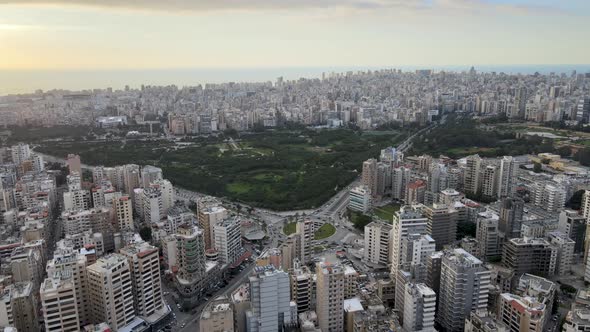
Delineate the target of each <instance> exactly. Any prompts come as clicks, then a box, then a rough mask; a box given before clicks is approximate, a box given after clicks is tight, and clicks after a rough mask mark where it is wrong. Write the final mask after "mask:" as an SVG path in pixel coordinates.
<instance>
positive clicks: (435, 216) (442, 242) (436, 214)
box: [423, 204, 458, 250]
mask: <svg viewBox="0 0 590 332" xmlns="http://www.w3.org/2000/svg"><path fill="white" fill-rule="evenodd" d="M423 211H424V216H425V217H426V218H427V219H428V223H427V227H426V231H427V232H428V234H430V236H432V238H433V239H434V241H435V242H436V250H441V249H442V248H444V246H446V245H448V244H451V243H453V242H455V240H457V217H458V216H457V212H456V211H455V210H453V209H450V208H449V206H447V205H445V204H434V205H432V206H427V207H425V208H424V210H423Z"/></svg>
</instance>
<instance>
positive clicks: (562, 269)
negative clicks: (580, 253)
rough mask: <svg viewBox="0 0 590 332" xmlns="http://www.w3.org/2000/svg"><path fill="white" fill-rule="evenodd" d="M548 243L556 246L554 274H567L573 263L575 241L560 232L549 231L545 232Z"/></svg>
mask: <svg viewBox="0 0 590 332" xmlns="http://www.w3.org/2000/svg"><path fill="white" fill-rule="evenodd" d="M547 239H548V240H549V243H551V244H552V245H553V246H555V247H556V248H557V261H556V267H555V274H556V275H559V276H565V275H568V274H569V273H570V272H571V267H572V265H574V247H575V246H576V243H575V242H574V241H573V240H572V239H570V238H568V237H567V236H566V235H565V234H564V233H562V232H551V233H549V234H547Z"/></svg>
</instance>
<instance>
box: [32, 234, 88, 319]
mask: <svg viewBox="0 0 590 332" xmlns="http://www.w3.org/2000/svg"><path fill="white" fill-rule="evenodd" d="M87 265H88V264H87V257H86V256H84V255H82V254H80V253H79V252H78V251H77V250H74V249H73V248H71V247H69V246H68V245H67V244H66V243H64V242H60V243H58V248H57V249H56V250H55V252H54V253H53V259H51V260H50V261H49V262H47V276H48V279H49V280H47V279H46V280H45V290H43V289H42V292H43V291H46V292H47V294H46V296H47V298H48V299H49V298H60V299H61V297H62V296H64V297H65V298H66V299H67V298H70V295H69V294H70V286H72V287H73V293H74V294H73V296H74V298H75V301H76V303H75V307H76V308H75V309H76V312H77V314H76V319H77V326H79V327H82V326H84V325H86V324H88V323H90V321H91V317H90V301H89V296H88V278H87V273H86V267H87ZM62 292H63V294H62ZM42 297H43V295H42ZM47 304H48V305H49V306H53V305H54V304H53V303H51V301H49V300H48V301H47ZM64 308H65V309H64ZM44 309H45V308H44ZM66 309H67V310H66ZM71 309H72V306H70V305H69V304H67V305H65V306H64V307H63V308H62V307H60V310H61V311H62V312H63V313H64V315H65V314H67V312H68V310H71ZM47 310H49V312H51V310H50V308H47ZM62 319H63V317H62ZM58 321H59V320H58ZM66 321H68V322H69V319H66ZM53 328H54V329H55V328H57V327H56V326H53Z"/></svg>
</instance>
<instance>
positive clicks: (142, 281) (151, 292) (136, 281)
mask: <svg viewBox="0 0 590 332" xmlns="http://www.w3.org/2000/svg"><path fill="white" fill-rule="evenodd" d="M120 253H121V254H122V255H124V256H125V257H127V261H128V263H129V267H130V269H131V285H132V286H133V299H134V301H133V303H134V307H135V313H136V314H137V315H138V316H142V317H149V316H151V315H153V314H155V313H157V312H158V311H159V310H161V309H162V308H163V307H164V301H163V300H162V297H163V295H162V282H161V280H160V259H159V258H160V257H159V255H158V248H157V247H154V246H152V245H149V244H148V243H146V242H140V243H134V244H131V245H128V246H126V247H125V248H123V249H121V250H120Z"/></svg>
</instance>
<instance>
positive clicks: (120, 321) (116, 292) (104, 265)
mask: <svg viewBox="0 0 590 332" xmlns="http://www.w3.org/2000/svg"><path fill="white" fill-rule="evenodd" d="M86 271H87V273H88V296H89V299H90V313H91V317H92V321H94V322H105V323H107V324H109V326H110V327H111V328H113V329H115V330H119V329H121V328H123V327H124V326H126V325H128V324H130V323H131V322H132V321H133V319H134V318H135V310H134V307H133V286H132V280H131V271H130V269H129V263H128V261H127V258H126V257H125V256H123V255H119V254H111V255H109V256H104V257H101V258H99V259H98V260H97V261H96V263H94V264H92V265H90V266H88V267H87V268H86Z"/></svg>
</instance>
